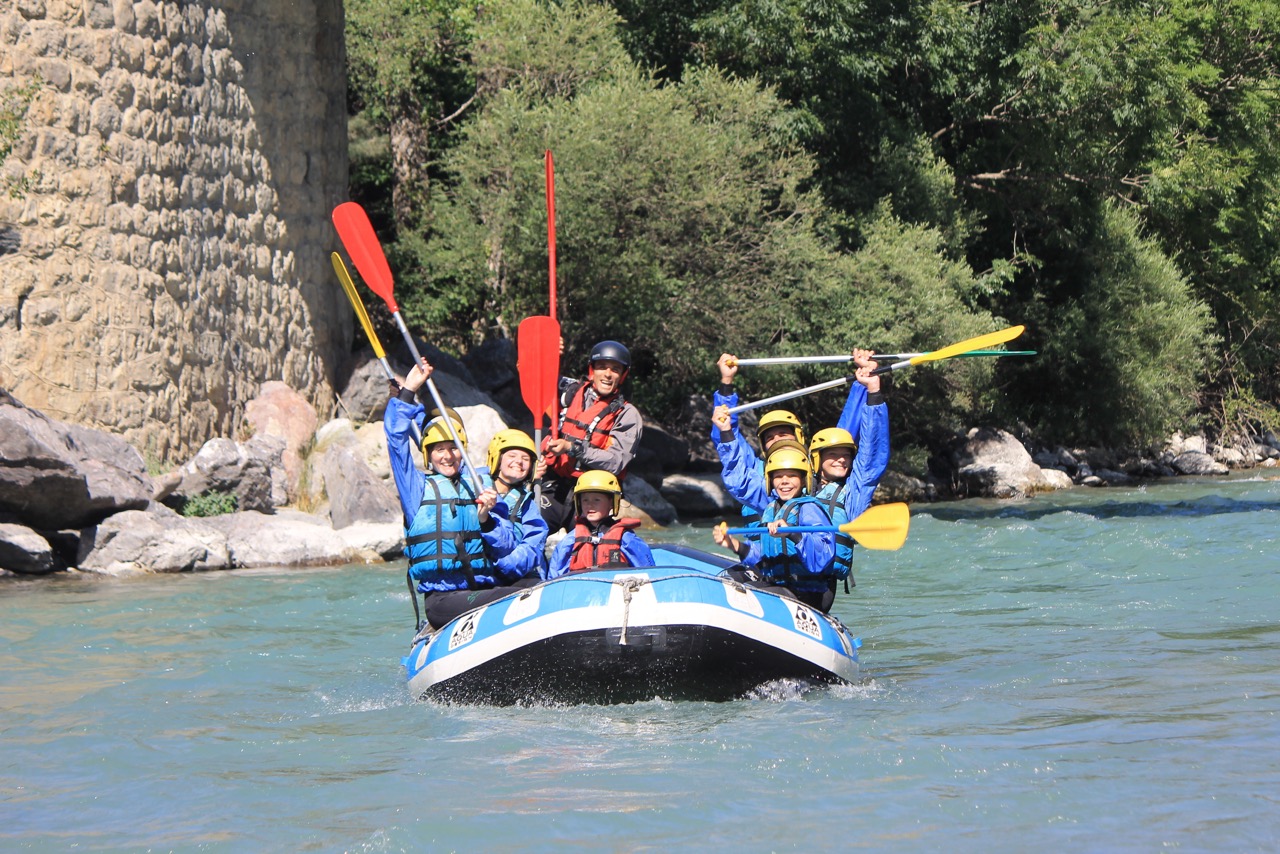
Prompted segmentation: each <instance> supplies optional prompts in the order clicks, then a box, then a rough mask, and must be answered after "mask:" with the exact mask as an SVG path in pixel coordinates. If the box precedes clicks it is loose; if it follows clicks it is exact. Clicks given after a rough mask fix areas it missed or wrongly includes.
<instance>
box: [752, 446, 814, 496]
mask: <svg viewBox="0 0 1280 854" xmlns="http://www.w3.org/2000/svg"><path fill="white" fill-rule="evenodd" d="M780 471H798V472H800V473H801V474H802V475H803V476H804V477H803V480H804V485H803V488H804V491H805V492H810V491H812V489H813V472H812V471H811V470H810V469H809V458H808V457H807V456H805V453H804V449H803V448H797V447H795V446H794V445H792V444H790V443H788V444H786V445H784V446H782V447H781V448H780V447H778V446H777V445H774V446H773V448H772V449H770V451H769V456H767V457H765V460H764V483H765V487H766V488H767V489H768V490H769V491H770V492H772V491H773V476H774V474H775V473H776V472H780Z"/></svg>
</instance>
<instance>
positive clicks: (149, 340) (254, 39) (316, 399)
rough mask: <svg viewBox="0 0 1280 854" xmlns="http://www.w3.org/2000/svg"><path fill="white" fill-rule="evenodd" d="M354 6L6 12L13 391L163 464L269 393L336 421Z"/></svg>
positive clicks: (190, 0) (187, 3) (1, 15)
mask: <svg viewBox="0 0 1280 854" xmlns="http://www.w3.org/2000/svg"><path fill="white" fill-rule="evenodd" d="M342 29H343V19H342V4H341V2H340V0H216V2H215V0H184V2H154V0H143V2H128V0H15V2H11V3H3V4H0V92H3V91H5V90H12V89H20V88H22V87H24V86H27V85H29V84H31V83H32V82H33V81H38V84H39V88H38V91H36V93H35V95H34V98H33V100H32V101H31V104H30V107H29V109H28V112H27V116H26V119H25V122H24V124H23V126H22V130H21V133H20V134H19V136H18V138H17V140H16V142H15V144H14V146H13V149H12V151H11V152H10V153H9V156H8V157H7V158H5V160H4V163H3V165H2V166H0V387H3V388H6V389H8V390H9V391H11V392H13V394H14V395H15V396H16V397H17V398H18V399H20V400H22V401H23V402H24V403H26V404H27V405H28V406H30V407H32V408H34V409H38V410H40V411H43V412H45V413H47V414H48V415H50V416H52V417H55V418H60V419H64V420H67V421H71V422H75V423H79V424H84V425H88V426H94V427H101V428H104V429H107V430H110V431H112V432H117V433H120V434H123V435H124V436H125V437H126V438H127V439H128V440H129V441H130V442H131V443H132V444H133V445H134V446H135V447H138V448H140V449H143V450H144V452H145V453H147V455H148V456H152V455H154V456H155V457H156V458H158V459H166V458H168V459H180V458H185V457H188V456H190V454H191V453H193V452H194V451H195V449H197V448H199V447H200V445H201V444H202V443H203V442H204V441H205V440H206V439H208V438H210V437H211V436H215V435H221V436H234V435H236V433H237V432H238V431H241V430H242V417H243V414H244V406H245V403H246V402H247V401H249V400H250V399H251V398H253V397H254V395H255V394H256V393H257V392H258V389H259V386H260V385H261V384H262V383H263V382H266V381H269V380H280V381H282V382H284V383H285V384H287V385H288V386H289V387H291V388H293V389H296V390H298V391H300V392H301V393H302V394H303V395H304V396H305V397H306V398H307V399H308V400H310V401H311V402H312V403H313V404H314V405H316V406H317V408H319V409H321V410H322V411H324V412H325V413H326V414H328V412H329V410H330V408H331V406H332V400H333V397H332V388H333V386H334V384H335V382H336V381H337V380H338V379H339V378H340V376H341V373H342V371H343V370H344V369H345V365H344V364H343V362H344V360H345V358H346V355H345V354H346V353H347V351H348V345H349V342H350V340H351V320H350V315H351V312H350V309H349V308H347V307H346V306H345V304H344V303H343V299H344V298H343V296H342V292H341V289H340V288H338V287H337V286H336V284H335V283H334V281H333V271H332V269H331V267H330V265H329V261H328V258H327V255H328V253H329V251H331V250H332V249H333V248H335V247H336V245H337V244H336V240H335V238H334V235H333V233H332V230H331V226H330V224H329V220H328V215H329V212H330V211H331V210H332V208H333V207H334V205H336V204H337V203H339V202H341V201H343V200H345V198H346V192H347V157H346V119H345V79H344V54H343V47H342Z"/></svg>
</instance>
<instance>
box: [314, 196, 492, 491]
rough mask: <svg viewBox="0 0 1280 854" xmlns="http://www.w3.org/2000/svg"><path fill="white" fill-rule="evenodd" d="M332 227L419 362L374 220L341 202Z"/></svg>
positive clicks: (453, 433) (474, 479)
mask: <svg viewBox="0 0 1280 854" xmlns="http://www.w3.org/2000/svg"><path fill="white" fill-rule="evenodd" d="M333 227H334V228H336V229H337V230H338V237H339V238H340V239H341V240H342V245H343V246H345V247H346V249H347V254H348V255H350V256H351V260H352V262H354V263H355V265H356V269H357V270H359V271H360V275H361V276H362V277H363V278H364V281H365V284H367V285H368V286H369V289H370V290H372V291H373V292H374V293H375V294H377V295H378V296H380V297H382V301H383V302H385V303H386V304H387V308H388V309H389V310H390V311H391V316H392V317H394V318H395V321H396V325H397V326H398V327H400V334H401V335H403V336H404V340H405V343H406V344H408V345H409V352H410V353H412V354H413V363H414V364H415V365H421V364H422V354H421V353H419V352H418V345H417V344H415V343H414V342H413V336H412V335H410V334H409V327H407V326H405V324H404V318H403V317H401V316H400V306H398V305H396V298H395V281H394V280H393V279H392V277H391V267H390V266H389V265H388V264H387V256H386V254H385V253H383V251H382V244H381V243H380V242H379V241H378V235H377V234H375V233H374V231H373V223H371V222H369V215H368V214H367V213H365V212H364V208H362V207H360V205H358V204H357V203H355V202H343V203H342V204H340V205H338V206H337V207H336V208H334V209H333ZM426 386H427V391H429V392H430V393H431V399H432V400H433V401H434V402H435V405H436V409H437V410H438V411H439V412H441V413H444V412H446V411H447V410H446V408H445V405H444V401H442V400H441V399H440V392H439V391H437V390H436V384H435V383H433V382H432V381H431V378H430V377H427V382H426ZM441 421H443V422H444V426H445V428H446V429H447V430H448V432H449V438H450V439H452V440H453V444H454V446H455V447H456V448H457V449H458V453H459V454H461V455H462V463H463V466H464V467H465V468H466V470H467V474H469V475H470V476H471V485H472V486H473V487H475V490H476V492H477V493H480V492H482V491H483V490H484V485H483V484H481V483H480V476H479V475H478V474H476V471H475V469H474V468H473V467H472V466H471V465H470V461H469V460H468V459H467V449H466V448H464V447H463V446H462V441H461V440H460V439H459V438H458V431H457V430H455V429H454V428H453V419H452V418H449V417H448V416H445V417H443V418H441ZM423 450H424V452H425V450H426V449H425V448H424V449H423Z"/></svg>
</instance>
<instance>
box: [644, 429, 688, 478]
mask: <svg viewBox="0 0 1280 854" xmlns="http://www.w3.org/2000/svg"><path fill="white" fill-rule="evenodd" d="M639 450H640V452H641V453H647V454H651V455H652V457H653V459H654V460H655V461H656V463H657V467H658V470H659V471H660V472H661V475H660V476H659V477H658V482H662V479H663V478H664V477H665V476H666V475H669V474H675V473H676V472H680V471H684V468H685V464H686V463H687V462H688V460H689V443H688V442H686V441H685V440H684V439H681V438H679V437H678V436H676V435H674V434H673V433H670V432H668V431H667V430H665V429H663V427H662V425H660V424H657V423H655V422H653V421H650V420H648V419H645V422H644V433H643V434H642V435H641V436H640V448H639Z"/></svg>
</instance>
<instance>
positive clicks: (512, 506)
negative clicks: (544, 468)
mask: <svg viewBox="0 0 1280 854" xmlns="http://www.w3.org/2000/svg"><path fill="white" fill-rule="evenodd" d="M504 482H505V481H504ZM529 483H530V481H527V480H526V481H525V482H524V486H522V487H521V488H519V489H509V490H507V494H506V495H504V496H502V498H500V499H499V500H500V501H501V502H502V503H503V504H506V505H507V508H508V509H509V510H510V511H511V512H510V513H508V514H507V518H508V519H510V520H511V524H512V525H514V526H515V529H516V540H517V541H519V540H522V539H524V508H525V506H526V505H527V504H528V503H529V502H530V501H532V500H533V490H532V489H530V488H529Z"/></svg>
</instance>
